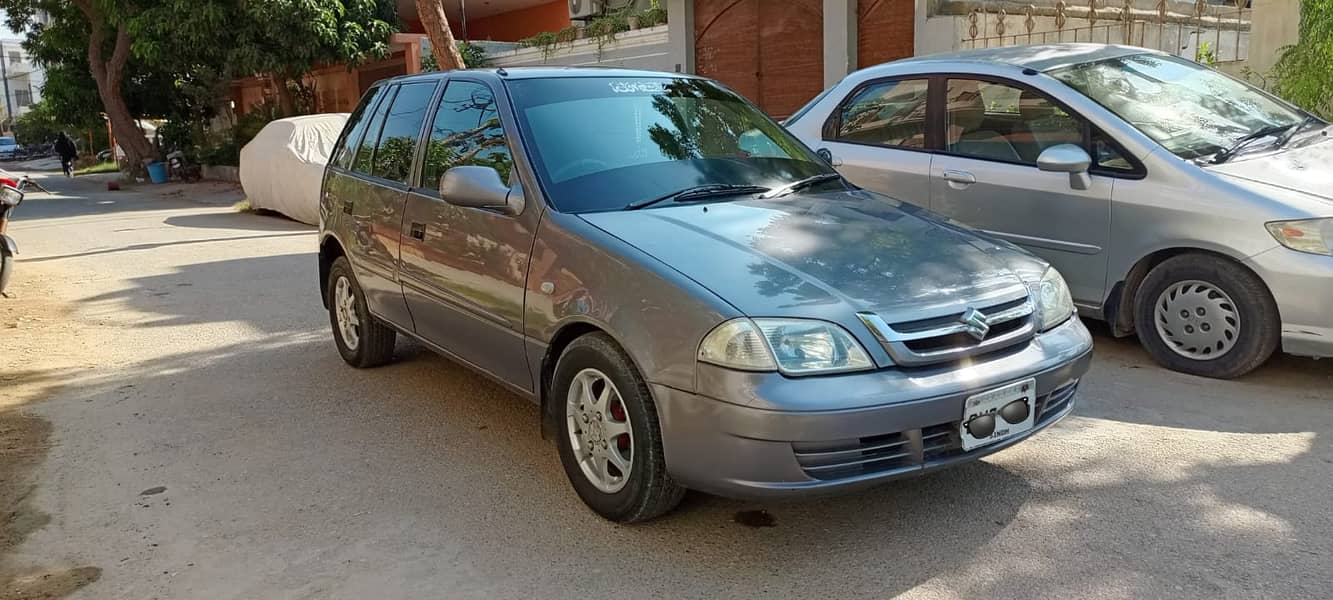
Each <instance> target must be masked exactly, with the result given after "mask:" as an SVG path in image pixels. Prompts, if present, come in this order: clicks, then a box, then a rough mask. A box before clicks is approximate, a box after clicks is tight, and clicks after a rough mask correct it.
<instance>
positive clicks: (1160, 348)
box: [1134, 254, 1281, 379]
mask: <svg viewBox="0 0 1333 600" xmlns="http://www.w3.org/2000/svg"><path fill="white" fill-rule="evenodd" d="M1134 323H1135V328H1136V329H1137V330H1138V334H1139V341H1140V342H1141V343H1142V344H1143V347H1144V348H1146V349H1147V350H1148V353H1149V354H1150V355H1152V357H1153V360H1156V361H1157V362H1158V363H1159V364H1161V365H1163V366H1165V367H1167V368H1169V369H1172V370H1175V371H1180V372H1183V373H1190V374H1192V375H1200V376H1203V377H1215V378H1220V379H1231V378H1234V377H1240V376H1241V375H1244V374H1246V373H1249V372H1250V371H1253V370H1254V369H1256V368H1258V367H1259V366H1260V365H1262V364H1263V363H1264V361H1267V360H1268V358H1269V357H1270V356H1272V355H1273V352H1274V351H1276V349H1277V347H1278V342H1279V340H1280V337H1281V321H1280V319H1279V318H1278V312H1277V305H1276V304H1275V303H1274V302H1273V297H1272V296H1271V295H1270V294H1269V293H1268V288H1267V287H1266V286H1265V285H1264V283H1263V281H1262V280H1261V279H1259V277H1258V276H1256V275H1255V274H1254V273H1252V272H1250V271H1249V270H1248V269H1246V268H1245V267H1243V266H1241V265H1239V264H1236V263H1234V262H1231V261H1229V260H1226V259H1223V258H1218V257H1212V256H1206V255H1201V254H1184V255H1180V256H1176V257H1172V258H1169V259H1167V260H1165V261H1163V262H1162V263H1161V264H1159V265H1157V266H1156V267H1154V268H1153V269H1152V270H1151V271H1149V272H1148V276H1147V277H1146V278H1144V280H1143V283H1142V285H1140V287H1139V291H1138V295H1137V301H1136V303H1135V314H1134Z"/></svg>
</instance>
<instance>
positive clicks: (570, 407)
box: [551, 333, 685, 523]
mask: <svg viewBox="0 0 1333 600" xmlns="http://www.w3.org/2000/svg"><path fill="white" fill-rule="evenodd" d="M551 402H558V403H559V405H558V408H557V409H556V413H557V414H558V415H559V417H560V425H559V428H560V432H559V435H558V437H557V442H556V443H557V444H558V445H559V448H560V462H561V464H562V465H563V466H564V469H565V474H566V475H567V476H568V477H569V481H570V483H571V484H572V485H573V486H574V490H575V491H576V492H577V493H578V495H579V498H581V499H582V500H583V502H584V503H585V504H587V505H588V507H589V508H591V509H593V511H595V512H596V513H597V514H599V515H601V516H602V517H604V518H606V519H609V520H611V521H616V522H620V523H630V522H634V521H644V520H647V519H651V518H653V517H656V516H659V515H661V514H664V513H666V512H668V511H670V510H671V509H672V508H675V506H676V505H677V504H679V503H680V500H681V498H682V497H683V496H684V494H685V489H684V488H682V487H680V486H679V485H677V484H676V483H675V482H674V481H673V480H672V479H671V476H670V475H668V474H667V471H666V459H665V458H664V457H663V453H662V434H661V430H660V428H659V426H658V421H657V409H656V407H655V406H654V404H653V399H652V396H651V394H650V392H649V391H648V386H647V385H646V384H645V383H644V381H643V378H642V377H640V376H639V374H638V371H637V370H636V369H635V368H634V365H633V363H632V362H631V361H630V360H629V357H627V356H626V355H625V352H624V351H623V350H621V349H620V347H619V346H617V345H616V343H615V342H614V341H612V340H611V338H610V337H607V336H606V335H604V334H600V333H594V334H589V335H585V336H583V337H581V338H579V339H577V340H574V342H572V343H571V344H570V345H569V347H568V348H566V349H565V351H564V353H563V354H562V355H561V356H560V360H559V362H558V363H556V368H555V377H554V379H553V380H552V385H551Z"/></svg>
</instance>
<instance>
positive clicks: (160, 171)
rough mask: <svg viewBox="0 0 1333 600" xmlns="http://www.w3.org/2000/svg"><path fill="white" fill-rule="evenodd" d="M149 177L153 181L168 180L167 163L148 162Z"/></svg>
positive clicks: (161, 181) (164, 181)
mask: <svg viewBox="0 0 1333 600" xmlns="http://www.w3.org/2000/svg"><path fill="white" fill-rule="evenodd" d="M148 179H149V180H151V181H152V182H153V183H166V182H167V163H163V162H153V163H148Z"/></svg>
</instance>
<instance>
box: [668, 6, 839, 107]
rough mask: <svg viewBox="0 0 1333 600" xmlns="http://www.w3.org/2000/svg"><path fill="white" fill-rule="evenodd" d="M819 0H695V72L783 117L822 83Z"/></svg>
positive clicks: (822, 42)
mask: <svg viewBox="0 0 1333 600" xmlns="http://www.w3.org/2000/svg"><path fill="white" fill-rule="evenodd" d="M823 28H824V17H823V4H822V2H821V1H820V0H695V1H694V38H695V65H694V66H695V72H696V73H698V74H700V75H703V76H705V77H712V78H714V79H717V80H719V81H721V82H723V83H725V84H727V85H729V86H731V87H732V89H735V90H736V91H737V92H740V93H741V94H743V95H745V96H746V97H747V98H749V99H750V100H753V101H754V102H755V103H756V104H758V105H759V106H760V107H761V108H763V109H764V110H765V111H768V113H769V114H772V115H773V116H775V117H779V118H781V117H786V116H788V115H790V114H791V113H793V112H795V111H796V109H797V108H800V107H801V106H802V105H803V104H805V103H806V102H807V101H809V100H810V99H811V98H813V97H814V96H815V95H816V94H818V93H819V92H820V91H821V90H822V89H823V83H824V81H823V80H824V41H823V35H824V33H823Z"/></svg>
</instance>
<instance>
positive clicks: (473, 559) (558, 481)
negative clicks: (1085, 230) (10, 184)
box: [0, 180, 1333, 599]
mask: <svg viewBox="0 0 1333 600" xmlns="http://www.w3.org/2000/svg"><path fill="white" fill-rule="evenodd" d="M49 186H50V187H52V188H53V189H55V190H56V191H58V192H63V194H62V195H61V196H60V197H57V198H42V197H41V196H34V197H33V198H32V201H31V202H30V203H26V204H25V205H24V206H23V207H22V208H21V212H20V213H19V214H18V215H17V217H18V219H19V220H18V221H17V222H16V223H14V224H13V225H12V227H11V233H12V234H13V235H14V236H15V237H16V238H17V239H18V240H19V244H20V248H21V249H22V251H23V254H22V255H21V257H22V259H23V260H22V262H20V263H19V264H18V267H19V269H20V271H19V274H18V275H17V276H16V280H17V281H18V282H20V283H19V287H18V289H17V290H16V291H17V292H18V293H19V294H20V297H19V299H18V300H15V301H4V300H0V306H4V303H5V302H13V303H16V304H11V305H10V306H11V309H10V310H9V312H4V311H3V309H0V318H3V319H8V320H9V322H10V323H13V326H8V327H7V323H6V322H0V340H11V339H24V340H29V342H28V344H27V345H28V348H26V350H27V353H26V354H25V355H24V357H22V358H21V360H19V361H17V362H15V361H14V360H13V358H12V357H11V360H10V362H9V363H8V364H9V366H10V369H11V371H10V372H11V373H17V375H18V378H20V380H21V382H22V383H24V384H25V385H27V386H28V388H26V389H29V390H33V389H36V390H39V391H40V392H41V394H40V395H45V396H47V397H46V399H45V400H42V401H40V402H36V401H32V402H28V403H27V404H23V405H21V407H20V408H21V409H22V410H24V411H25V412H26V413H28V414H32V415H36V416H40V417H42V418H44V419H46V420H47V421H49V422H50V424H51V427H52V429H51V433H50V440H51V442H52V448H51V450H50V452H49V455H48V456H47V457H46V459H45V462H43V463H42V464H41V466H40V467H38V468H37V469H36V470H35V471H34V472H33V473H31V476H32V477H33V478H34V479H33V480H34V481H36V482H37V486H36V488H35V492H34V493H33V494H32V495H31V496H30V497H28V498H27V499H26V501H25V502H26V504H25V506H26V508H25V510H27V511H29V512H30V513H31V515H30V516H32V515H35V516H33V517H32V518H35V519H37V522H38V526H37V527H34V528H31V529H33V530H32V531H31V532H30V533H28V534H27V537H26V540H25V541H24V542H23V543H22V545H21V546H19V548H18V551H17V553H16V554H15V555H14V556H12V557H11V561H10V564H12V565H16V566H17V567H18V568H20V569H27V570H28V571H27V572H29V573H32V572H36V571H33V569H62V568H71V567H91V568H95V569H100V574H97V572H96V571H95V570H90V571H85V573H88V572H91V573H93V576H92V577H89V579H92V578H94V577H96V581H93V582H92V583H90V584H88V585H87V586H86V587H83V588H82V589H81V590H79V591H77V592H75V593H74V597H77V598H152V597H157V598H399V597H402V598H467V597H487V598H499V597H504V598H547V597H549V598H556V597H575V598H582V599H591V598H645V597H678V598H718V597H759V596H763V597H821V598H822V597H866V598H884V597H891V596H895V595H900V594H901V595H904V596H907V597H923V598H990V597H997V598H1032V597H1042V598H1121V597H1209V598H1213V597H1235V598H1253V597H1261V596H1263V597H1286V598H1297V597H1301V598H1318V597H1327V594H1328V590H1329V589H1333V573H1330V570H1329V568H1328V567H1329V565H1330V564H1331V563H1333V557H1331V556H1330V551H1331V550H1333V511H1330V510H1329V507H1330V504H1331V501H1330V499H1329V496H1330V492H1331V491H1333V487H1331V486H1330V483H1329V482H1330V481H1333V444H1331V443H1330V437H1333V433H1330V432H1333V361H1324V362H1316V361H1311V360H1306V359H1295V358H1289V357H1280V358H1278V359H1276V360H1275V361H1273V362H1272V363H1271V364H1270V365H1268V366H1266V367H1264V368H1263V369H1261V370H1260V371H1258V372H1257V373H1255V374H1253V375H1252V376H1250V377H1247V378H1245V379H1243V380H1241V381H1236V382H1218V381H1211V380H1207V379H1199V378H1194V377H1190V376H1186V375H1180V374H1175V373H1170V372H1166V371H1164V370H1161V369H1159V368H1157V367H1155V366H1153V365H1152V364H1151V363H1150V362H1149V361H1148V359H1147V357H1146V356H1145V354H1144V353H1143V352H1142V351H1141V350H1140V349H1139V347H1138V346H1137V345H1136V343H1135V342H1134V341H1133V340H1115V339H1112V338H1111V337H1109V336H1108V335H1106V334H1105V333H1104V331H1105V330H1104V328H1100V327H1096V328H1095V330H1096V331H1098V332H1099V334H1098V336H1097V358H1096V362H1095V364H1094V366H1093V369H1092V372H1091V373H1090V374H1089V376H1088V378H1087V380H1086V384H1085V385H1084V387H1083V389H1082V392H1081V397H1080V399H1079V405H1078V407H1077V409H1076V411H1075V414H1074V416H1072V417H1071V418H1069V419H1067V420H1066V421H1064V422H1063V423H1062V424H1061V425H1059V426H1057V427H1055V428H1053V429H1052V430H1050V431H1049V432H1046V433H1044V434H1042V435H1040V436H1038V437H1037V438H1035V439H1034V440H1032V441H1031V442H1028V443H1025V444H1021V445H1019V446H1018V447H1016V448H1014V449H1012V450H1008V451H1006V452H1002V453H1000V454H998V455H996V456H994V457H992V458H989V459H987V460H985V461H983V462H980V463H976V464H972V465H969V466H966V467H962V468H958V469H954V470H951V471H948V472H944V473H940V474H937V475H934V476H930V477H926V478H921V479H916V480H911V481H907V482H903V483H899V484H895V485H891V486H889V487H884V488H880V489H877V490H873V491H870V492H867V493H862V494H858V495H853V496H849V497H842V498H836V499H831V500H826V501H820V502H817V503H807V504H774V505H757V504H752V503H745V502H736V501H731V500H724V499H720V498H715V497H710V496H705V495H701V494H691V495H690V496H689V497H687V500H686V501H685V503H684V504H683V505H682V506H681V507H680V509H679V510H678V511H677V512H676V513H674V514H672V515H670V516H668V517H666V518H663V519H661V520H658V521H654V522H651V523H647V524H642V525H636V526H630V527H624V526H616V525H612V524H609V523H606V522H604V521H602V520H600V519H598V518H597V517H595V516H594V515H593V514H592V513H591V512H589V511H587V510H585V509H584V508H583V507H582V505H581V504H580V503H579V501H578V499H577V498H576V497H575V495H574V494H573V492H572V491H571V490H570V488H569V486H568V484H567V482H566V481H565V478H564V474H563V472H562V471H561V469H560V466H559V463H558V459H557V458H556V453H555V450H554V446H553V445H551V444H550V443H548V442H545V441H543V440H542V439H541V438H540V436H539V432H538V427H537V411H536V409H535V407H534V406H532V405H531V404H529V403H527V402H526V401H524V400H522V399H520V398H518V397H516V396H514V395H512V394H510V393H508V392H506V391H504V390H502V389H501V388H499V387H498V386H496V385H493V384H491V383H489V382H488V381H487V380H485V379H483V378H481V377H479V376H475V375H472V374H470V373H469V372H467V371H465V370H463V369H461V368H459V367H456V366H454V365H453V364H451V363H449V362H448V361H446V360H444V359H441V358H439V357H436V356H434V355H432V354H431V353H429V352H428V351H425V350H423V349H421V348H420V347H418V346H416V345H414V344H412V343H410V342H406V341H400V342H399V345H398V354H399V356H400V360H399V361H398V362H397V363H396V364H393V365H390V366H388V367H385V368H381V369H376V370H372V371H362V372H358V371H354V370H352V369H350V368H348V367H346V366H344V365H343V363H342V362H341V360H340V359H339V358H338V355H337V352H336V351H335V350H334V347H333V344H332V341H331V339H330V334H329V333H328V321H327V317H326V316H325V313H324V312H322V309H321V307H320V302H319V298H318V294H317V291H316V287H315V286H316V282H315V255H314V247H315V235H314V233H313V232H312V231H311V230H310V229H309V228H307V227H304V226H300V225H296V224H293V223H291V222H289V221H285V220H282V219H279V218H275V217H265V216H257V215H250V214H238V213H236V212H234V211H232V210H231V209H230V208H229V207H228V206H226V201H227V200H228V199H229V196H228V195H227V194H226V193H225V192H219V193H216V194H212V195H208V194H200V192H199V188H184V190H186V191H184V192H182V193H180V194H176V195H167V196H152V197H145V196H142V195H136V194H133V193H108V192H102V191H98V188H97V186H96V185H95V184H93V183H89V182H84V181H80V180H75V181H73V182H68V181H65V180H53V181H51V182H50V183H49ZM200 199H202V200H205V201H208V202H211V204H200V203H198V202H197V201H196V200H200ZM24 303H26V304H24ZM14 306H20V307H27V308H25V309H24V310H27V311H38V313H40V314H44V315H46V316H44V317H38V318H37V320H33V319H31V318H25V317H24V316H23V315H22V314H18V313H16V312H15V311H14V309H13V308H12V307H14ZM41 311H46V312H41ZM20 312H22V311H20ZM35 314H36V313H35ZM6 344H8V342H6ZM32 346H37V347H32ZM19 347H20V348H23V347H24V346H23V344H22V343H20V344H19ZM39 351H40V352H39ZM11 377H13V376H12V375H11ZM10 383H12V381H11V382H9V383H6V382H0V386H4V385H9V384H10ZM2 389H3V388H2V387H0V390H2ZM14 389H17V388H14ZM0 396H3V392H0ZM17 401H18V400H14V399H12V398H11V402H17ZM160 486H164V487H165V490H163V491H161V492H160V493H154V494H149V495H141V492H144V491H153V492H156V491H158V490H153V489H151V488H156V487H160ZM758 509H763V510H767V511H768V513H769V515H771V517H772V519H773V521H774V523H773V526H772V527H761V528H756V527H751V526H747V525H744V524H740V523H737V522H736V521H735V520H734V517H735V515H736V514H737V513H738V512H740V511H748V510H758ZM43 515H44V516H43ZM45 519H49V521H47V520H45ZM43 523H44V525H43Z"/></svg>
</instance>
